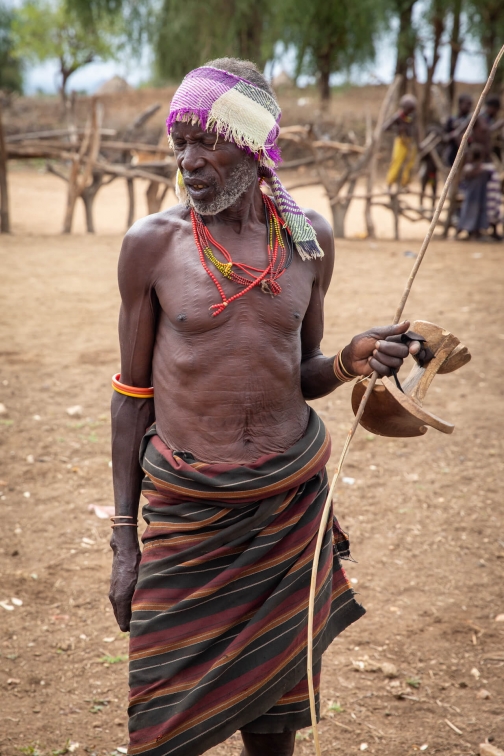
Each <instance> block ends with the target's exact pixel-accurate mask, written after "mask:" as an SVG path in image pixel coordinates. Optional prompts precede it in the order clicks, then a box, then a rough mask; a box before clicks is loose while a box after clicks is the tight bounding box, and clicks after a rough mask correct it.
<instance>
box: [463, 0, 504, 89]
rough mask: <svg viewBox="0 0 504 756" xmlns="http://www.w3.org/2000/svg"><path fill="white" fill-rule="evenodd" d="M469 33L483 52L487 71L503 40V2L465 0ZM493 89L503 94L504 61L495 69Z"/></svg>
mask: <svg viewBox="0 0 504 756" xmlns="http://www.w3.org/2000/svg"><path fill="white" fill-rule="evenodd" d="M467 5H468V15H469V19H470V28H471V34H472V36H473V37H475V38H476V39H477V40H478V42H479V44H480V46H481V49H482V50H483V52H484V54H485V59H486V66H487V73H490V69H491V68H492V65H493V62H494V60H495V58H496V57H497V53H498V52H499V50H500V48H501V46H502V44H503V42H504V3H503V2H502V0H467ZM493 90H494V91H495V92H499V91H501V93H503V94H504V91H503V90H504V63H503V62H502V61H501V64H500V66H499V68H498V70H497V74H496V76H495V80H494V86H493Z"/></svg>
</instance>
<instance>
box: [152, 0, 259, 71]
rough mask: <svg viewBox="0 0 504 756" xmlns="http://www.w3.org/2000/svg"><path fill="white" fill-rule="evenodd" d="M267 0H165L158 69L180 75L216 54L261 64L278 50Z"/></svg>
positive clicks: (159, 18)
mask: <svg viewBox="0 0 504 756" xmlns="http://www.w3.org/2000/svg"><path fill="white" fill-rule="evenodd" d="M271 8H272V4H271V3H269V2H267V0H207V2H205V3H202V2H201V0H163V2H162V4H161V7H160V9H159V13H158V16H157V22H156V26H157V35H156V39H155V43H154V50H155V60H156V73H157V75H158V76H159V78H161V79H165V80H179V79H180V78H182V76H184V75H185V74H186V73H187V72H188V71H189V70H191V69H192V68H195V67H197V66H200V65H203V64H204V63H205V62H206V61H208V60H210V59H211V58H217V57H218V58H221V57H224V56H237V57H240V58H245V59H251V60H253V61H254V62H255V63H257V65H258V66H259V67H260V68H261V67H263V66H264V64H265V63H266V61H267V60H268V58H269V57H271V55H272V54H273V43H274V40H273V39H272V36H271V35H270V34H269V33H268V32H269V25H270V24H271V16H272V11H271Z"/></svg>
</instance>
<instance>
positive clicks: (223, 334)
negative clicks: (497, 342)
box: [110, 59, 420, 756]
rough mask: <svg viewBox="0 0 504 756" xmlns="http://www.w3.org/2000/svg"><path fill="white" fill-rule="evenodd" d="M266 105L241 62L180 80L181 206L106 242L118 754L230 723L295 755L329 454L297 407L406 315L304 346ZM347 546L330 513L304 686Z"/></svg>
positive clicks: (303, 271) (372, 356) (297, 249)
mask: <svg viewBox="0 0 504 756" xmlns="http://www.w3.org/2000/svg"><path fill="white" fill-rule="evenodd" d="M279 120H280V109H279V107H278V104H277V102H276V99H275V96H274V94H273V92H272V90H271V89H270V87H269V85H268V84H267V82H266V81H265V79H264V78H263V77H262V75H261V74H260V73H259V72H258V70H257V69H256V68H255V66H254V65H253V64H251V63H248V62H244V61H237V60H234V59H221V60H214V61H212V62H211V63H209V64H208V65H207V66H204V67H203V68H200V69H196V70H195V71H192V72H191V73H190V74H188V76H187V77H186V78H185V79H184V82H183V83H182V85H181V86H180V88H179V90H178V91H177V92H176V94H175V96H174V98H173V101H172V103H171V108H170V116H169V119H168V132H169V136H170V139H171V140H172V143H173V148H174V151H175V156H176V160H177V164H178V174H177V191H178V193H179V196H180V199H181V202H180V204H179V205H178V206H176V207H174V208H172V209H170V210H168V211H166V212H162V213H159V214H157V215H151V216H149V217H148V218H145V219H143V220H141V221H139V222H138V223H136V224H135V225H134V226H133V228H132V229H131V230H130V231H129V232H128V234H127V236H126V238H125V240H124V244H123V248H122V251H121V257H120V262H119V286H120V292H121V297H122V305H121V313H120V320H119V335H120V346H121V373H120V375H117V376H115V377H114V379H113V386H114V388H115V389H116V392H115V393H114V395H113V401H112V421H113V426H112V435H113V472H114V490H115V501H116V515H115V517H114V518H113V522H114V525H113V527H114V530H113V535H112V542H111V543H112V548H113V551H114V561H113V568H112V579H111V591H110V598H111V602H112V605H113V607H114V612H115V615H116V618H117V621H118V623H119V626H120V628H121V629H122V630H124V631H126V630H130V634H131V637H130V688H131V694H130V709H129V713H130V720H129V723H130V726H129V727H130V749H129V753H130V754H149V756H165V755H166V756H167V755H168V754H170V755H173V756H196V755H197V754H201V753H204V752H205V751H206V750H208V749H209V748H211V747H212V746H214V745H215V744H217V743H219V742H222V741H223V740H224V739H226V738H227V737H228V736H230V735H231V734H232V733H233V732H235V731H236V730H238V729H240V730H241V733H242V737H243V741H244V751H243V754H244V755H245V756H268V754H271V756H290V754H292V753H293V749H294V738H295V732H296V730H298V729H300V728H301V727H305V726H307V725H309V724H310V716H309V706H308V694H307V683H306V634H307V604H308V592H309V582H310V571H311V566H312V558H313V552H314V547H315V541H316V534H317V529H318V526H319V522H320V517H321V510H322V507H323V504H324V500H325V497H326V494H327V476H326V473H325V464H326V462H327V461H328V458H329V454H330V440H329V436H328V434H327V431H326V429H325V427H324V425H323V423H322V422H321V420H320V419H319V418H318V416H317V415H316V413H315V412H314V411H313V410H312V409H310V407H309V406H308V405H307V403H306V400H307V399H314V398H316V397H320V396H324V395H325V394H328V393H330V392H331V391H333V390H334V389H335V388H337V387H338V386H340V385H341V384H342V383H344V382H345V381H348V380H351V379H352V378H354V377H356V376H361V375H368V374H369V373H370V372H371V371H372V370H373V369H376V370H377V371H378V372H379V373H380V374H381V375H389V374H390V372H391V371H392V370H393V369H396V368H399V367H400V365H401V363H402V361H403V359H404V358H405V357H406V356H407V354H408V347H407V346H405V345H404V344H403V343H401V342H400V334H402V333H404V332H405V331H406V330H407V327H408V323H403V324H401V325H399V326H387V327H379V328H373V329H371V330H369V331H367V332H366V333H363V334H360V335H359V336H356V337H354V338H353V339H352V341H351V342H350V344H349V345H347V346H346V347H344V349H342V350H341V351H340V352H339V353H338V354H337V355H336V357H325V356H324V355H323V354H322V352H321V350H320V342H321V339H322V333H323V304H324V296H325V294H326V292H327V290H328V287H329V283H330V280H331V273H332V268H333V258H334V252H333V236H332V232H331V229H330V227H329V225H328V224H327V223H326V221H325V220H324V219H323V218H321V217H320V216H319V215H318V214H317V213H315V212H313V211H306V213H304V212H302V211H301V209H300V208H299V207H298V206H297V205H296V203H295V202H294V200H293V199H292V197H290V195H289V194H288V193H287V192H286V191H285V189H284V187H283V186H282V184H281V183H280V181H279V179H278V177H277V176H276V174H275V172H274V167H275V165H276V163H277V162H278V160H279V152H278V149H277V145H276V139H277V136H278V123H279ZM388 337H392V339H394V337H395V341H394V340H392V341H387V340H386V339H387V338H388ZM419 349H420V344H419V343H418V342H413V343H412V344H410V346H409V350H410V351H411V352H412V353H414V352H417V351H418V350H419ZM146 431H147V432H146ZM139 459H140V463H139ZM141 490H142V492H143V494H144V496H145V497H146V498H147V501H148V503H147V504H146V505H145V506H144V508H143V517H144V520H145V521H146V522H147V529H146V531H145V533H144V535H143V538H142V540H143V544H144V547H143V551H142V553H140V550H139V545H138V539H137V528H136V523H137V512H138V503H139V495H140V491H141ZM347 554H348V543H347V541H346V537H345V535H344V533H343V532H342V531H341V529H340V528H339V526H338V523H337V521H336V520H335V519H333V518H331V521H330V522H329V523H328V528H327V532H326V536H325V540H324V543H323V550H322V555H321V559H320V566H319V572H318V585H317V595H316V606H315V640H314V660H315V663H316V666H315V669H314V672H315V682H316V685H317V687H318V684H319V676H320V667H321V656H322V653H323V651H324V650H325V649H326V648H327V646H328V645H329V644H330V643H331V641H332V640H333V639H334V638H335V636H336V635H337V634H338V633H340V632H341V631H342V630H343V629H344V628H345V627H347V626H348V625H349V624H350V623H351V622H354V621H355V620H356V619H358V618H359V617H360V616H361V615H362V614H363V612H364V610H363V609H362V607H361V606H360V605H359V604H358V603H357V602H356V601H355V599H354V597H353V593H352V590H351V587H350V585H349V583H348V581H347V578H346V576H345V573H344V571H343V569H342V568H341V564H340V561H339V556H345V555H347Z"/></svg>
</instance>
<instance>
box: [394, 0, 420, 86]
mask: <svg viewBox="0 0 504 756" xmlns="http://www.w3.org/2000/svg"><path fill="white" fill-rule="evenodd" d="M415 3H416V0H391V2H390V5H389V9H390V12H391V13H392V15H395V16H397V19H398V22H399V28H398V31H397V57H396V69H395V73H396V76H401V77H402V78H401V85H400V88H399V95H400V96H402V95H404V94H406V92H407V88H408V78H409V74H410V73H411V74H412V73H413V71H414V62H415V50H416V45H417V33H416V29H415V27H414V25H413V6H414V5H415Z"/></svg>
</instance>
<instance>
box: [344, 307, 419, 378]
mask: <svg viewBox="0 0 504 756" xmlns="http://www.w3.org/2000/svg"><path fill="white" fill-rule="evenodd" d="M409 326H410V323H409V320H405V321H403V322H402V323H398V324H397V325H389V326H377V327H376V328H370V329H369V331H365V332H364V333H360V334H358V335H357V336H354V337H353V339H352V341H351V342H350V344H348V346H346V347H345V348H344V349H343V350H342V352H341V359H342V362H343V366H344V367H345V370H347V371H348V372H349V373H351V374H352V375H362V376H366V375H370V374H371V373H372V372H373V370H376V372H377V373H378V375H380V376H382V375H391V374H392V371H394V370H399V368H400V367H401V365H402V364H403V361H404V360H405V359H406V357H407V356H408V355H409V354H412V355H419V354H420V352H421V351H422V348H423V347H422V344H421V342H420V341H411V342H410V344H409V345H406V344H403V343H402V342H401V335H402V334H403V333H406V331H407V330H408V328H409Z"/></svg>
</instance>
